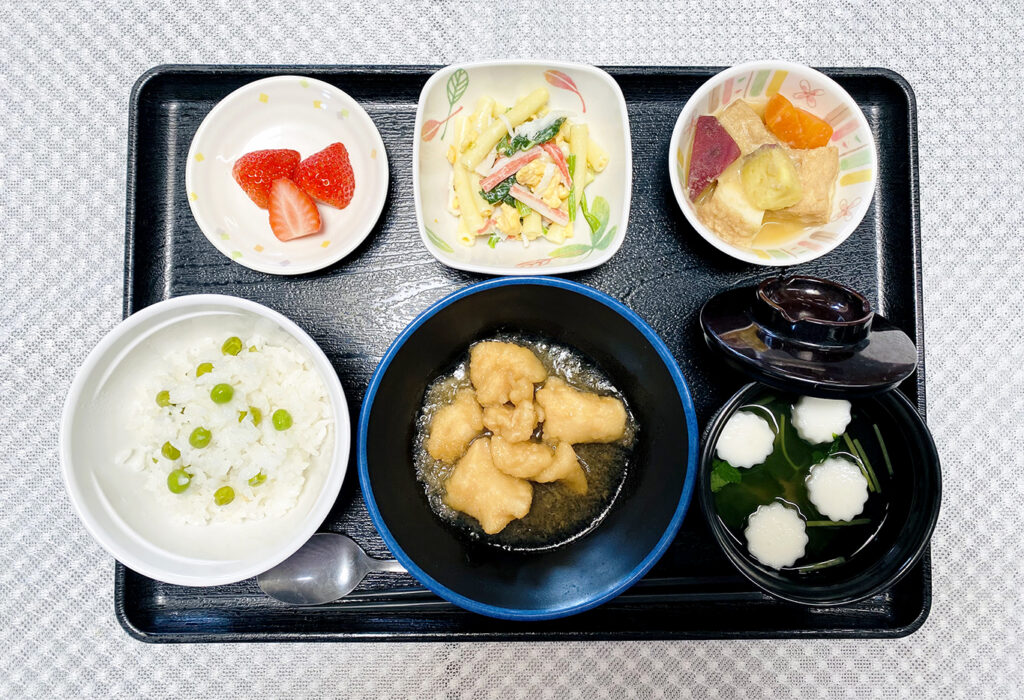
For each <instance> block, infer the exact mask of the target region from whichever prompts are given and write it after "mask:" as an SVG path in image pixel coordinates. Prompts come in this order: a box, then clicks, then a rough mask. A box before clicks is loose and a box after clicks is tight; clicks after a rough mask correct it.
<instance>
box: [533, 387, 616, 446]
mask: <svg viewBox="0 0 1024 700" xmlns="http://www.w3.org/2000/svg"><path fill="white" fill-rule="evenodd" d="M537 403H539V404H540V405H541V407H542V408H543V409H544V441H545V442H550V443H556V442H567V443H569V444H570V445H575V444H578V443H581V442H615V441H616V440H621V439H622V438H623V436H624V435H625V434H626V407H625V406H624V405H623V403H622V401H620V400H619V399H617V398H615V397H614V396H599V395H598V394H592V393H589V392H586V391H578V390H576V389H574V388H573V387H571V386H569V385H568V384H566V383H565V382H564V381H562V380H561V379H559V378H558V377H551V378H550V379H548V380H547V382H545V384H544V386H543V387H541V388H540V389H538V390H537Z"/></svg>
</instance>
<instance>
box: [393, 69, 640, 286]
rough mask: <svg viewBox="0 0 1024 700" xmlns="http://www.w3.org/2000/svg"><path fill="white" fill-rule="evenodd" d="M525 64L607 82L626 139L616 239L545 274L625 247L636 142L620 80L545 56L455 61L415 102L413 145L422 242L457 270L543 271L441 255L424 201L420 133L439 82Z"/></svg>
mask: <svg viewBox="0 0 1024 700" xmlns="http://www.w3.org/2000/svg"><path fill="white" fill-rule="evenodd" d="M504 66H509V67H524V68H547V69H554V70H559V71H565V70H573V71H581V72H586V73H589V74H591V75H593V76H594V77H596V78H598V79H599V80H601V81H603V82H605V83H607V84H608V86H609V87H610V89H611V90H612V92H613V93H614V95H615V96H616V97H617V98H618V99H617V100H616V102H617V105H616V106H617V107H618V112H619V117H620V119H621V128H622V135H623V139H624V141H625V144H626V149H625V156H624V159H623V162H622V165H621V167H622V169H623V177H624V179H625V183H624V185H625V186H624V187H623V194H622V204H621V219H620V222H619V223H618V225H617V228H618V230H617V231H616V233H615V236H614V238H613V239H612V240H611V242H610V244H608V246H607V247H606V248H605V249H603V250H601V251H600V255H598V256H595V257H587V258H586V259H584V260H581V261H579V262H576V263H571V264H567V265H560V266H558V267H556V268H545V269H544V271H543V274H548V275H562V274H567V273H571V272H579V271H581V270H589V269H591V268H594V267H597V266H598V265H603V264H604V263H606V262H608V261H609V260H611V258H612V257H613V256H614V255H615V254H616V253H617V252H618V250H619V248H621V247H622V243H623V242H624V241H625V240H626V229H627V226H628V224H629V212H630V206H631V203H632V196H633V142H632V136H631V133H630V128H629V114H628V111H627V109H626V98H625V96H624V95H623V94H622V88H621V87H619V84H618V82H616V80H615V78H613V77H612V76H611V75H610V74H609V73H608V72H607V71H605V70H602V69H601V68H598V67H597V66H594V65H591V64H589V63H574V62H571V61H557V60H551V61H548V60H543V59H493V60H486V61H467V62H464V63H452V64H450V65H447V66H444V67H442V68H439V69H438V70H437V71H436V72H435V73H434V74H433V75H431V76H430V78H429V79H428V80H427V82H426V83H425V84H424V85H423V89H422V90H421V91H420V97H419V101H418V102H417V105H416V123H415V126H414V128H413V148H412V181H413V202H414V208H415V209H416V225H417V227H418V228H419V233H420V240H422V241H423V245H424V247H426V249H427V250H428V251H430V254H431V255H433V256H434V259H436V260H437V261H438V262H440V263H441V264H443V265H446V266H447V267H451V268H455V269H457V270H465V271H467V272H476V273H478V274H484V275H536V274H540V272H539V271H538V270H537V268H536V267H534V266H524V267H518V266H516V265H507V266H506V265H498V264H477V263H472V262H466V261H462V260H458V259H456V258H454V257H452V258H448V257H442V255H441V254H440V253H439V249H436V248H435V244H434V243H433V240H432V239H433V238H434V237H436V236H433V235H432V234H431V233H430V232H429V231H428V229H427V224H426V220H425V215H424V211H423V200H422V196H421V188H420V155H421V148H422V143H421V139H420V134H421V133H422V131H423V126H424V119H425V111H426V101H427V97H428V96H429V95H430V93H431V91H432V90H433V89H434V87H435V86H436V84H437V83H439V82H441V81H442V80H445V79H447V78H448V77H449V76H450V75H452V74H453V73H455V72H456V71H458V70H466V71H468V70H471V69H477V68H494V67H504Z"/></svg>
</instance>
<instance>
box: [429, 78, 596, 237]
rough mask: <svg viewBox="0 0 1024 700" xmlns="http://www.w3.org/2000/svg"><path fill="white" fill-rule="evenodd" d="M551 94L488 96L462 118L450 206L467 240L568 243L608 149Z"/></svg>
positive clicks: (453, 150) (451, 157) (451, 154)
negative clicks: (553, 104)
mask: <svg viewBox="0 0 1024 700" xmlns="http://www.w3.org/2000/svg"><path fill="white" fill-rule="evenodd" d="M548 97H549V95H548V90H547V88H543V87H540V88H537V89H536V90H534V91H532V92H530V93H529V94H527V95H525V96H523V97H521V98H520V99H519V100H517V101H516V103H515V104H514V105H512V106H511V107H507V106H505V105H501V104H499V103H498V102H497V101H496V100H495V99H494V98H491V97H482V98H480V100H478V101H477V103H476V107H475V109H474V111H473V113H472V115H470V116H469V117H463V116H459V117H457V118H456V123H455V143H454V144H453V145H452V146H450V147H449V148H448V162H449V163H451V166H452V181H451V189H450V194H449V200H448V209H449V211H451V213H452V214H453V215H455V216H457V217H458V240H459V242H461V243H462V244H463V245H467V246H471V245H474V244H475V243H476V240H477V238H479V237H485V238H486V239H487V244H488V245H489V246H490V247H492V248H493V247H495V246H496V245H498V244H499V243H501V242H503V241H520V242H521V243H522V245H524V246H528V245H529V244H530V241H533V240H536V239H538V238H540V237H542V236H543V237H544V238H546V239H547V240H549V241H552V242H553V243H562V242H564V241H565V240H566V239H569V238H572V237H573V235H574V233H575V223H576V221H577V220H578V219H582V218H584V217H587V216H589V211H588V208H587V200H586V195H585V193H584V189H585V188H586V186H587V185H589V184H590V182H591V181H592V180H593V179H594V177H595V176H596V174H598V173H600V172H602V171H603V170H604V169H605V167H607V165H608V154H607V153H606V152H605V151H604V149H602V148H601V147H600V146H599V145H598V144H597V142H596V141H595V140H594V138H593V135H592V134H591V133H590V128H589V127H588V125H587V124H586V123H585V122H583V121H582V120H581V119H580V118H579V117H578V116H576V115H570V114H568V113H566V112H561V111H557V112H556V111H549V110H548V106H547V105H548Z"/></svg>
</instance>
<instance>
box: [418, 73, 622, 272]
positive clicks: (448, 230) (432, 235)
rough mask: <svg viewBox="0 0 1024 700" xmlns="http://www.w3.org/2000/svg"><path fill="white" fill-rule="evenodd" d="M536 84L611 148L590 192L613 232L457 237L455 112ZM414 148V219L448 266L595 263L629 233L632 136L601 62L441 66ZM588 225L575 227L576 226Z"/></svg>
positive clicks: (530, 268) (528, 267)
mask: <svg viewBox="0 0 1024 700" xmlns="http://www.w3.org/2000/svg"><path fill="white" fill-rule="evenodd" d="M538 87H547V88H548V89H549V91H550V93H551V98H550V101H549V103H548V105H549V107H550V108H551V109H557V110H566V111H568V112H570V113H573V114H576V115H577V116H578V117H580V118H581V119H582V120H583V121H585V122H586V123H587V124H588V125H589V127H590V133H591V135H592V136H593V137H594V138H595V139H596V140H597V142H598V143H600V144H601V147H602V148H604V149H605V150H606V151H607V152H608V155H609V163H608V167H607V168H605V170H604V172H602V173H600V174H598V176H597V177H596V178H595V179H594V181H593V182H592V183H591V184H590V185H589V186H588V187H587V199H588V200H589V201H590V202H591V204H593V203H594V201H595V200H596V198H598V197H603V198H604V199H605V200H606V201H607V203H608V205H609V215H608V219H607V221H605V222H602V223H603V225H604V227H605V228H604V229H599V232H600V231H601V230H606V231H607V230H612V229H613V228H614V233H613V234H612V235H602V236H600V237H599V236H596V235H595V236H593V239H581V238H580V233H577V234H576V237H574V238H571V239H568V240H567V241H566V242H565V243H562V244H555V243H551V242H549V241H546V240H544V239H543V238H541V239H538V240H536V241H533V242H532V243H530V246H529V247H528V248H525V247H523V246H522V245H521V244H519V243H514V242H506V243H502V244H501V245H498V246H496V247H495V248H490V247H488V246H487V244H486V241H485V240H483V239H478V240H477V242H476V244H475V245H473V246H466V245H463V244H461V243H459V242H458V236H457V234H456V224H457V222H458V220H457V218H456V217H455V216H453V215H452V214H451V213H450V212H449V211H448V208H447V202H448V189H449V174H450V172H451V165H450V164H449V163H448V160H447V157H446V155H447V152H448V146H449V145H450V144H451V143H452V139H453V138H454V137H453V136H452V133H453V130H452V129H450V128H448V126H450V124H451V122H450V121H449V120H452V118H453V117H454V116H455V115H456V114H458V113H459V112H461V111H464V112H465V113H466V114H467V115H468V114H469V113H471V112H472V111H473V106H474V105H475V104H476V101H477V100H478V99H479V98H480V97H483V96H485V95H489V96H491V97H493V98H495V99H496V100H498V101H499V102H502V103H504V104H512V103H514V102H515V100H516V99H517V98H519V97H522V96H523V95H525V94H526V93H528V92H530V91H531V90H534V89H536V88H538ZM414 133H415V136H414V143H413V150H412V169H413V194H414V198H415V202H416V220H417V223H418V224H419V228H420V237H421V238H422V239H423V245H425V246H426V247H427V250H429V251H430V252H431V254H433V256H434V257H435V258H437V259H438V260H439V261H441V262H442V263H444V264H445V265H448V266H449V267H454V268H458V269H460V270H469V271H471V272H478V273H481V274H488V275H533V274H538V273H539V272H543V273H544V274H562V273H566V272H574V271H577V270H586V269H589V268H591V267H596V266H597V265H600V264H601V263H603V262H606V261H607V260H608V259H609V258H611V257H612V256H613V255H615V253H616V251H618V249H619V247H620V246H621V245H622V241H623V240H625V237H626V223H627V221H628V219H629V203H630V197H631V194H632V189H633V164H632V143H631V141H630V136H629V119H628V117H627V115H626V100H625V98H624V97H623V96H622V90H621V89H619V85H618V83H616V82H615V80H614V79H613V78H612V77H611V76H610V75H608V74H607V73H606V72H604V71H603V70H601V69H600V68H595V67H594V66H589V65H584V64H579V63H559V62H556V61H486V62H482V63H463V64H459V65H452V66H447V67H445V68H442V69H441V70H439V71H438V72H437V73H435V74H434V75H432V76H431V77H430V79H429V80H428V81H427V83H426V85H424V86H423V91H422V92H421V93H420V101H419V105H418V107H417V109H416V130H415V132H414ZM581 228H583V229H584V230H585V227H577V230H579V229H581Z"/></svg>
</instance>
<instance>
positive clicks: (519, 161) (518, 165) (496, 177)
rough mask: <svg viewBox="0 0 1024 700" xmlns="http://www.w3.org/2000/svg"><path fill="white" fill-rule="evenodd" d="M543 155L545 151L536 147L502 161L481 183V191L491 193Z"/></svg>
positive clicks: (496, 164) (495, 165)
mask: <svg viewBox="0 0 1024 700" xmlns="http://www.w3.org/2000/svg"><path fill="white" fill-rule="evenodd" d="M543 154H544V149H542V148H541V147H540V146H534V147H533V148H531V149H530V150H528V151H524V152H522V153H520V154H518V155H514V156H512V157H511V158H502V159H500V160H499V161H498V162H497V163H495V164H494V169H493V170H491V173H490V175H488V176H487V177H485V178H484V179H483V180H481V181H480V189H482V190H483V191H484V192H490V191H491V190H493V189H494V188H495V187H497V186H498V185H499V184H500V183H501V182H503V181H504V180H507V179H508V178H509V176H511V175H515V174H516V173H517V172H519V171H520V170H521V169H522V168H523V166H524V165H526V164H527V163H530V162H532V161H535V160H537V159H538V158H540V157H541V156H542V155H543Z"/></svg>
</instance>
